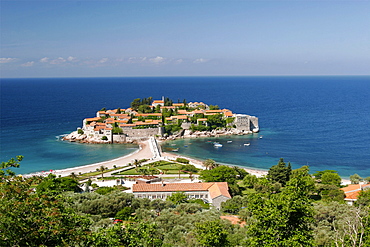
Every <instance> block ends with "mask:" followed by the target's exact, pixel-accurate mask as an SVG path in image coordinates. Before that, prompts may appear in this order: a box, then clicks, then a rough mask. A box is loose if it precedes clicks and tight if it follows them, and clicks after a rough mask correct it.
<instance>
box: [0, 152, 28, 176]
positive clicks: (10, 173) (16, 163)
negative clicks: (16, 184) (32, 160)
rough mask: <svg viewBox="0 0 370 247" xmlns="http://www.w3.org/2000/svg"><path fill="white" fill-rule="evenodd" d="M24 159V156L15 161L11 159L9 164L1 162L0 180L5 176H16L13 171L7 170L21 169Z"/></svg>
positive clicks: (16, 158) (17, 157) (19, 156)
mask: <svg viewBox="0 0 370 247" xmlns="http://www.w3.org/2000/svg"><path fill="white" fill-rule="evenodd" d="M23 158H24V157H23V156H22V155H18V156H16V157H15V159H14V158H11V159H10V160H8V161H7V162H1V167H0V178H1V177H3V176H14V175H15V172H13V171H12V170H10V169H7V168H11V167H14V168H19V166H20V162H21V161H22V160H23ZM4 169H7V170H6V171H4Z"/></svg>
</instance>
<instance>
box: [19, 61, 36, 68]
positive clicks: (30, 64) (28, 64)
mask: <svg viewBox="0 0 370 247" xmlns="http://www.w3.org/2000/svg"><path fill="white" fill-rule="evenodd" d="M34 63H35V62H34V61H31V62H27V63H24V64H22V66H23V67H31V66H33V64H34Z"/></svg>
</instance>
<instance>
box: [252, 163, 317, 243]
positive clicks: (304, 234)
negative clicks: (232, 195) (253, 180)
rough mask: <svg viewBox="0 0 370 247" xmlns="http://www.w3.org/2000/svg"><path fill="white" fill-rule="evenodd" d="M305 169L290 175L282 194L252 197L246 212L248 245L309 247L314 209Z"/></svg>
mask: <svg viewBox="0 0 370 247" xmlns="http://www.w3.org/2000/svg"><path fill="white" fill-rule="evenodd" d="M308 171H309V170H308V167H302V168H300V169H297V170H294V171H293V172H292V177H291V179H290V180H289V181H288V182H287V184H286V186H285V188H284V189H283V190H282V192H281V193H277V194H270V195H269V196H268V197H266V196H267V194H262V195H261V194H258V193H257V194H251V195H250V196H249V200H248V207H247V209H248V211H249V212H250V215H251V219H252V220H251V221H250V222H251V224H250V225H249V227H248V233H249V235H250V238H249V239H248V245H249V246H312V245H313V243H312V239H313V236H312V229H311V224H312V222H313V207H312V205H311V202H310V199H309V193H310V191H312V189H313V188H314V181H313V179H312V178H311V176H310V174H309V173H308Z"/></svg>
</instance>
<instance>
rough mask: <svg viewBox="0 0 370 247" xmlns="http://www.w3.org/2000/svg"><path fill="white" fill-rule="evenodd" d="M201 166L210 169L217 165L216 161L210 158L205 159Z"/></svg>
mask: <svg viewBox="0 0 370 247" xmlns="http://www.w3.org/2000/svg"><path fill="white" fill-rule="evenodd" d="M203 166H204V167H205V168H206V170H207V169H208V170H211V169H213V168H215V167H216V166H217V164H216V161H214V160H212V159H207V160H205V161H203Z"/></svg>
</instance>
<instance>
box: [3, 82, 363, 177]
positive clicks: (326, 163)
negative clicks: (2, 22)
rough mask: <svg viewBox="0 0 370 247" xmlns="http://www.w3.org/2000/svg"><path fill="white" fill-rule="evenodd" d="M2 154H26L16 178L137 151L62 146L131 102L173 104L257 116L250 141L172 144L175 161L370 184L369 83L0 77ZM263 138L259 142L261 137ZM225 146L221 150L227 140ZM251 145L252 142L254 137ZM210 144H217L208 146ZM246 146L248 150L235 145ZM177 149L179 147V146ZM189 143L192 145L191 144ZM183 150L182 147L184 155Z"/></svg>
mask: <svg viewBox="0 0 370 247" xmlns="http://www.w3.org/2000/svg"><path fill="white" fill-rule="evenodd" d="M0 82H1V84H0V86H1V90H0V96H1V97H0V103H1V109H0V111H1V114H0V127H1V128H0V129H1V131H0V147H1V148H0V156H1V159H0V160H1V161H6V160H8V159H9V158H11V157H14V156H16V155H24V156H25V158H24V160H23V161H22V163H21V168H19V169H17V173H29V172H36V171H43V170H49V169H53V170H56V169H62V168H67V167H73V166H79V165H85V164H90V163H95V162H101V161H104V160H108V159H113V158H116V157H119V156H123V155H126V154H128V153H130V152H134V151H136V150H137V146H133V145H91V144H77V143H68V142H62V141H58V139H57V138H56V136H59V135H62V134H66V133H70V132H72V131H74V130H76V128H77V127H81V124H82V120H83V119H84V118H86V117H94V116H95V114H96V111H98V110H99V109H101V108H102V107H107V108H108V109H114V108H117V107H120V108H127V107H128V106H129V105H130V102H131V101H132V100H133V99H135V98H144V97H149V96H152V97H153V98H154V99H160V98H162V96H165V97H170V98H171V99H173V100H174V101H175V102H177V101H181V102H182V101H183V99H186V100H187V101H188V102H190V101H203V102H205V103H207V104H213V105H215V104H217V105H219V106H220V107H221V108H228V109H231V110H232V111H233V112H235V113H245V114H250V115H254V116H257V117H259V123H260V127H261V131H260V133H259V134H258V135H256V136H235V137H222V138H220V139H219V140H218V141H219V142H221V143H223V144H224V145H223V147H222V148H219V149H215V148H214V147H213V145H210V144H209V143H207V142H206V141H207V140H201V139H199V140H197V139H191V140H178V141H175V143H178V145H179V146H180V149H179V152H178V153H179V154H183V155H189V156H193V157H196V158H201V159H208V158H212V159H214V160H216V161H217V162H220V163H229V164H235V165H240V166H248V167H255V168H265V169H267V168H269V167H270V166H272V165H275V164H276V163H277V162H278V160H279V158H280V157H282V158H284V160H285V161H290V162H291V163H292V164H293V167H294V168H297V167H300V166H302V165H307V164H308V165H309V166H310V168H311V171H312V172H314V171H319V170H325V169H334V170H337V171H338V172H339V173H340V174H341V175H342V176H349V175H351V174H354V173H358V174H360V175H361V176H363V177H366V176H370V128H369V125H370V107H369V105H370V97H369V95H370V77H369V76H338V77H335V76H321V77H320V76H318V77H299V76H297V77H145V78H140V77H137V78H51V79H1V81H0ZM259 135H263V138H262V139H259V138H257V137H258V136H259ZM230 138H232V139H231V140H232V141H233V142H232V143H231V144H227V143H224V142H225V140H227V139H230ZM250 138H251V139H250ZM211 141H213V139H212V140H211ZM246 141H248V142H250V143H251V145H250V146H249V147H244V146H240V145H241V144H243V143H244V142H246ZM182 142H183V143H182ZM189 142H190V143H191V144H189ZM185 145H187V146H188V147H184V146H185Z"/></svg>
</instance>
